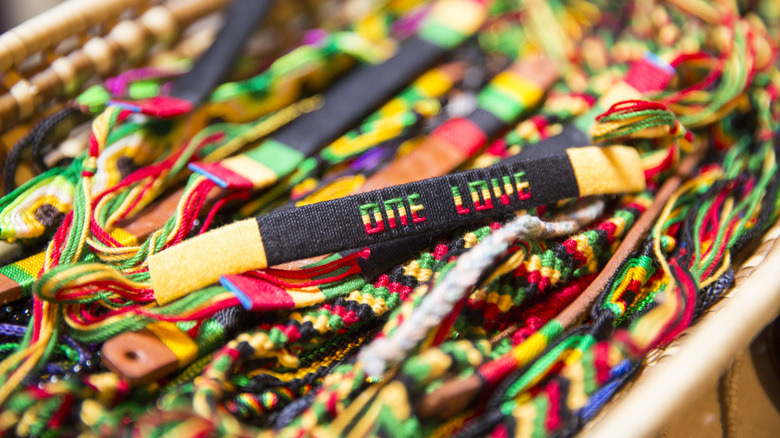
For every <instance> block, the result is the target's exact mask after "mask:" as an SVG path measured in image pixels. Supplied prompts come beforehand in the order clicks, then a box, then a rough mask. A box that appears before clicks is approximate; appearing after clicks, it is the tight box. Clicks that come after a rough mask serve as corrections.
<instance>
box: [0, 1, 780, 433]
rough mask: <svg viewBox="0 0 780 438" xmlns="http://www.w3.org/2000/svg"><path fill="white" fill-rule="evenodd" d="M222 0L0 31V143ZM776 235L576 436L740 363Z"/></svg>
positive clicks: (136, 6)
mask: <svg viewBox="0 0 780 438" xmlns="http://www.w3.org/2000/svg"><path fill="white" fill-rule="evenodd" d="M228 3H229V2H228V0H164V1H155V0H69V1H66V2H64V3H62V4H60V5H59V6H57V7H55V8H53V9H51V10H49V11H47V12H45V13H43V14H41V15H39V16H37V17H35V18H33V19H31V20H29V21H27V22H25V23H23V24H21V25H20V26H18V27H16V28H14V29H12V30H10V31H8V32H6V33H5V34H3V35H0V75H2V83H1V84H0V134H1V135H0V142H1V143H2V144H1V146H2V147H3V149H5V151H7V150H8V148H9V147H10V145H11V144H12V142H13V141H14V138H18V136H19V135H20V134H18V133H15V132H17V131H18V132H23V131H24V130H25V129H26V128H27V127H29V123H31V122H32V121H34V120H35V119H36V117H37V116H39V115H41V114H45V113H46V112H47V111H48V110H49V109H50V108H53V107H55V106H56V105H58V104H61V103H62V102H63V101H64V100H65V99H67V98H70V97H73V96H75V95H76V94H78V93H79V92H80V91H81V90H83V89H84V88H85V86H86V85H88V84H90V83H94V82H95V81H96V80H99V79H100V78H104V77H107V76H109V75H111V74H113V73H116V72H117V71H119V70H120V69H122V68H124V67H127V66H130V65H140V64H142V63H143V62H145V61H146V62H148V59H149V55H150V52H151V49H153V48H155V47H156V48H159V47H160V46H162V47H164V48H168V49H171V50H174V51H178V52H179V53H183V54H184V55H186V56H195V55H197V54H198V53H199V52H200V51H202V50H204V49H205V48H206V47H208V45H209V43H210V41H211V38H213V35H214V31H215V29H216V26H212V27H202V28H200V29H198V32H197V33H194V34H191V35H190V36H189V39H188V40H185V41H181V42H180V40H181V37H182V36H183V35H185V31H186V30H187V29H188V28H190V27H191V26H192V24H193V23H194V22H196V21H198V20H199V19H201V18H203V17H205V16H208V15H210V14H213V13H215V12H218V11H220V10H222V9H223V8H225V7H226V5H227V4H228ZM177 42H180V44H179V46H177V47H174V44H175V43H177ZM24 123H28V125H24ZM15 127H17V128H16V130H14V129H13V128H15ZM779 237H780V222H778V223H777V224H775V226H774V227H773V228H772V229H771V230H770V231H769V232H768V233H766V235H765V236H764V238H763V242H762V244H761V245H760V247H759V248H758V249H757V250H756V251H755V253H754V254H753V256H752V257H750V258H749V259H748V260H747V261H746V262H745V263H744V264H743V265H742V267H741V269H740V271H739V274H738V275H737V277H736V278H737V283H736V286H735V287H734V288H733V289H732V290H731V291H730V292H729V293H728V294H727V295H726V297H725V298H724V299H723V300H722V301H720V302H719V303H718V304H716V305H715V306H714V307H713V308H712V309H711V310H710V311H709V312H708V313H707V314H706V315H704V316H703V317H702V318H701V319H700V320H699V321H698V322H697V323H696V324H695V325H694V326H693V327H691V328H690V329H689V330H687V331H686V332H685V333H684V334H683V336H682V337H681V338H680V339H679V340H677V341H676V342H674V343H673V344H672V345H670V346H669V347H667V348H665V349H664V350H662V351H660V350H659V351H657V352H655V354H653V355H651V357H650V358H649V359H648V360H647V363H646V365H645V369H644V371H643V374H642V375H641V376H640V377H639V378H638V379H635V381H634V382H633V383H631V384H630V385H629V386H628V388H626V389H624V390H623V391H622V392H621V393H620V394H618V396H617V397H615V399H614V400H613V401H612V402H610V404H609V405H608V406H607V408H605V410H604V411H603V412H602V414H601V415H600V416H599V417H598V418H597V419H596V420H594V421H593V422H591V423H590V424H589V425H587V426H586V428H585V429H584V430H583V432H582V433H581V436H585V437H613V436H614V437H626V436H654V435H656V434H658V433H659V432H660V431H662V430H664V428H668V426H669V425H670V423H672V422H673V421H674V419H675V416H676V415H678V414H679V413H680V412H687V411H686V410H685V408H686V405H689V404H692V403H696V402H697V401H698V400H701V399H702V398H703V397H704V398H706V397H707V396H708V391H710V392H711V390H712V388H713V385H715V384H716V383H717V382H718V379H719V378H720V377H721V376H722V375H724V373H726V372H727V371H728V370H729V367H730V366H732V364H733V363H734V361H735V359H738V360H737V363H741V362H740V360H739V358H740V357H743V356H744V351H745V350H746V349H748V346H749V344H750V342H751V340H753V339H754V338H756V337H757V336H758V335H759V334H760V333H761V331H762V330H763V329H764V328H765V327H766V326H767V325H768V324H770V323H771V322H772V321H773V320H774V319H775V318H776V316H777V315H778V314H779V313H780V276H778V275H777V267H778V266H780V243H778V242H777V241H778V238H779ZM731 372H732V373H734V372H735V371H734V370H732V371H731ZM770 408H771V407H770ZM773 414H775V416H777V415H776V413H774V412H773ZM677 435H679V434H677ZM771 436H774V435H771Z"/></svg>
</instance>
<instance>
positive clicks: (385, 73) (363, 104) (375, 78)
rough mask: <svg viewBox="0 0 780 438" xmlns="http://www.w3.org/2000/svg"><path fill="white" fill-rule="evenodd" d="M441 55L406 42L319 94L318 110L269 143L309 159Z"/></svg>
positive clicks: (438, 49) (422, 44) (424, 44)
mask: <svg viewBox="0 0 780 438" xmlns="http://www.w3.org/2000/svg"><path fill="white" fill-rule="evenodd" d="M445 53H446V49H444V48H442V47H439V46H437V45H435V44H432V43H430V42H427V41H425V40H422V39H420V38H417V37H412V38H409V40H407V41H406V42H405V43H404V44H403V46H401V49H400V50H399V51H398V53H396V54H395V55H394V56H393V57H392V58H390V59H388V60H387V61H385V62H383V63H381V64H379V65H371V66H364V67H361V68H358V69H356V70H353V71H352V72H350V73H348V74H347V75H346V76H345V77H343V78H342V79H341V80H340V81H338V82H337V83H336V84H334V85H333V86H332V87H330V88H329V89H328V90H327V91H326V92H325V93H324V94H323V98H324V100H325V103H324V105H323V106H322V108H320V109H318V110H316V111H312V112H310V113H308V114H304V115H302V116H301V117H298V118H297V119H295V120H293V121H292V122H290V123H288V124H287V125H286V126H284V127H283V128H282V129H280V130H279V131H277V133H276V134H275V135H273V139H275V140H276V141H279V142H280V143H283V144H285V145H287V146H289V147H291V148H293V149H295V150H297V151H300V152H301V153H303V154H304V155H306V156H309V155H312V154H314V153H315V152H317V151H318V150H320V149H321V148H322V147H324V146H325V145H327V144H329V143H330V142H332V141H334V140H336V139H337V138H339V137H340V136H341V135H343V134H344V133H345V132H347V131H348V130H350V129H352V128H353V127H354V126H355V125H357V124H358V123H360V121H362V120H363V118H365V117H366V116H367V115H369V114H370V113H371V112H372V111H374V110H376V109H377V108H379V107H380V106H381V105H382V104H384V103H385V102H387V100H388V99H389V98H390V97H392V96H394V95H396V94H397V93H398V92H400V91H401V90H402V89H403V88H404V87H405V86H406V85H408V84H409V83H410V82H411V81H412V80H414V78H416V77H418V76H419V75H420V74H422V73H423V72H424V71H425V70H428V69H429V68H430V67H431V66H433V65H434V64H435V63H436V62H437V61H438V60H439V58H441V57H442V56H443V55H444V54H445Z"/></svg>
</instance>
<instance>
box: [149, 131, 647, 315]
mask: <svg viewBox="0 0 780 438" xmlns="http://www.w3.org/2000/svg"><path fill="white" fill-rule="evenodd" d="M641 169H642V167H641V164H640V161H639V155H638V154H637V153H636V151H635V150H633V149H632V148H629V147H624V146H613V147H608V148H604V149H600V148H596V147H592V148H578V149H572V150H569V151H564V152H558V153H554V154H551V155H546V156H543V157H540V158H535V159H530V160H507V161H506V162H503V163H501V164H498V165H495V166H492V167H488V168H485V169H476V170H472V171H467V172H462V173H459V174H453V175H448V176H443V177H438V178H433V179H430V180H427V181H422V182H417V183H409V184H405V185H402V186H397V187H391V188H387V189H382V190H377V191H374V192H368V193H363V194H359V195H353V196H349V197H346V198H341V199H337V200H333V201H326V202H322V203H319V204H312V205H308V206H303V207H298V208H295V209H291V210H286V211H282V212H278V213H272V214H269V215H266V216H261V217H258V218H257V219H247V220H245V221H241V222H237V223H234V224H232V225H229V226H227V227H224V228H221V229H217V230H214V231H211V232H208V233H206V234H204V235H202V236H198V237H196V238H194V239H190V240H188V241H185V242H183V243H182V244H179V245H177V246H174V247H172V248H169V249H167V250H165V251H163V252H162V253H160V254H155V255H153V256H152V257H151V258H150V259H149V273H150V275H151V281H152V288H153V289H154V292H155V298H156V300H157V302H158V303H161V304H162V303H166V302H169V301H171V300H174V299H176V298H179V297H180V296H182V295H184V294H186V293H187V292H190V291H193V290H195V289H199V288H201V287H204V286H207V285H209V284H212V283H214V282H216V281H217V280H218V279H219V277H220V276H221V275H228V274H238V273H241V272H243V271H247V270H251V269H259V268H263V267H266V266H269V265H275V264H279V263H283V262H287V261H292V260H298V259H303V258H307V257H311V256H314V255H318V254H327V253H330V252H337V251H341V250H344V249H349V248H358V247H361V246H368V245H371V244H373V243H378V242H382V241H387V240H391V239H395V238H399V237H404V236H409V235H415V234H424V233H427V232H431V231H435V230H447V229H455V228H458V227H460V226H464V225H467V224H473V223H475V222H477V221H480V220H484V219H486V218H491V217H500V216H502V215H506V214H509V213H512V212H515V211H518V210H522V209H528V208H531V207H535V206H539V205H543V204H547V203H550V202H555V201H557V200H560V199H566V198H572V197H577V196H587V195H595V194H614V193H626V192H633V191H638V190H642V189H643V188H644V176H643V173H642V171H641ZM325 218H340V219H337V220H335V221H334V222H332V224H331V225H330V226H328V227H322V226H321V222H322V221H323V219H325ZM302 230H305V231H304V232H302ZM174 266H175V267H176V268H175V269H174Z"/></svg>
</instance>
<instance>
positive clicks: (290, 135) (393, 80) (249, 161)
mask: <svg viewBox="0 0 780 438" xmlns="http://www.w3.org/2000/svg"><path fill="white" fill-rule="evenodd" d="M486 14H487V5H486V4H485V3H483V2H482V1H479V0H442V1H438V2H436V3H435V4H434V6H433V9H432V10H431V11H430V13H429V15H428V16H427V18H426V21H425V22H424V23H423V24H422V25H421V27H420V29H419V31H418V34H417V35H416V36H413V37H411V38H409V39H408V40H407V41H405V42H404V43H403V44H402V46H401V47H400V49H399V51H398V53H396V54H395V55H394V56H393V57H392V58H390V59H389V60H387V61H385V62H384V63H382V64H380V65H375V66H366V67H361V68H359V69H357V70H355V71H353V72H351V73H350V74H347V75H346V76H345V77H344V78H343V79H342V80H341V81H339V82H338V83H337V84H335V85H334V86H333V87H331V88H330V89H328V91H327V92H325V93H324V94H323V97H324V100H325V103H324V105H323V106H322V108H320V109H319V110H317V111H313V112H311V113H309V114H306V115H304V116H302V117H299V118H298V119H296V120H295V121H293V122H292V123H290V124H288V125H287V126H285V127H284V128H283V129H280V130H279V131H277V132H276V133H275V134H274V135H273V136H271V138H269V139H267V140H265V141H264V142H263V143H262V144H260V146H258V147H256V148H255V149H252V150H251V151H249V152H246V153H243V154H240V155H237V156H235V157H231V158H229V159H226V160H224V161H222V162H220V163H218V164H202V163H193V164H191V165H190V168H191V169H192V170H193V171H194V172H197V173H200V174H202V175H204V176H206V177H207V178H209V179H211V180H212V181H214V182H215V183H216V184H218V185H219V186H220V187H223V188H230V189H259V188H262V187H267V186H268V185H270V184H272V183H274V182H276V181H278V180H279V179H280V178H282V177H284V176H286V175H288V174H289V173H291V172H292V171H294V170H295V169H296V168H297V167H298V165H299V164H300V163H301V162H302V161H303V160H304V159H305V158H306V157H309V156H311V155H313V154H314V153H316V152H317V151H319V150H320V149H322V148H323V147H325V146H326V145H327V144H329V143H330V142H332V141H334V140H336V139H337V138H338V137H339V136H341V135H343V134H344V133H345V132H347V131H348V130H349V129H350V128H351V127H352V126H354V125H355V124H357V123H360V121H361V120H362V119H363V118H364V117H366V116H368V115H369V114H370V113H371V112H372V111H373V110H375V109H377V108H378V107H380V106H381V105H382V104H383V103H384V102H385V101H386V100H387V99H388V98H389V97H390V96H393V95H395V94H396V93H398V92H399V91H400V90H401V89H402V88H403V87H404V85H406V84H408V83H409V82H411V81H412V80H413V79H414V78H416V77H417V76H419V75H420V74H421V73H422V72H424V71H425V70H427V69H428V68H430V67H431V66H432V65H433V64H434V63H435V62H436V61H437V60H438V59H440V58H441V56H442V55H444V54H445V53H446V52H447V51H449V50H451V49H453V48H454V47H456V46H458V45H459V44H460V43H462V42H463V41H464V40H465V39H466V38H468V36H470V35H471V34H473V33H474V32H476V31H477V30H478V29H479V27H480V26H481V25H482V22H483V21H484V20H485V18H486V16H487V15H486Z"/></svg>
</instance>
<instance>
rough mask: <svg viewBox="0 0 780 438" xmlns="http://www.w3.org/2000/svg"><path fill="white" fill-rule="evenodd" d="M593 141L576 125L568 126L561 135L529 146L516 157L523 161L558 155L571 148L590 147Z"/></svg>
mask: <svg viewBox="0 0 780 438" xmlns="http://www.w3.org/2000/svg"><path fill="white" fill-rule="evenodd" d="M592 144H593V141H592V140H591V139H590V136H588V134H586V133H584V132H582V130H581V129H580V128H578V127H576V126H574V125H566V126H564V127H563V131H561V133H560V134H558V135H554V136H552V137H550V138H546V139H544V140H542V141H540V142H537V143H534V144H531V145H528V146H526V147H524V148H523V149H521V150H520V152H519V153H518V154H517V155H516V157H518V158H522V159H533V158H538V157H543V156H545V155H550V154H557V153H560V152H561V151H564V150H566V149H571V148H581V147H585V146H590V145H592Z"/></svg>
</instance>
